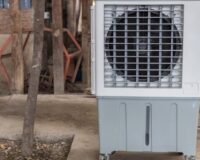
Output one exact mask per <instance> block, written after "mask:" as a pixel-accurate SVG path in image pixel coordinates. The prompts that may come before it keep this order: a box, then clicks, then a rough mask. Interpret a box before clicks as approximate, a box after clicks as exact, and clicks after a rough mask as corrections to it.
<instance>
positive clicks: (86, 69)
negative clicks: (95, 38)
mask: <svg viewBox="0 0 200 160" xmlns="http://www.w3.org/2000/svg"><path fill="white" fill-rule="evenodd" d="M91 3H92V1H91V0H82V51H83V67H82V68H83V69H82V70H83V71H82V72H83V74H82V75H83V83H84V84H85V85H86V88H89V87H90V85H91V80H90V79H91V73H90V68H91V64H90V62H91V54H90V6H91Z"/></svg>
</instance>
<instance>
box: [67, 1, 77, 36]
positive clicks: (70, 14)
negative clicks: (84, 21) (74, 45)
mask: <svg viewBox="0 0 200 160" xmlns="http://www.w3.org/2000/svg"><path fill="white" fill-rule="evenodd" d="M74 7H75V0H67V28H68V29H69V30H70V32H71V33H72V34H73V35H75V23H76V22H75V16H74Z"/></svg>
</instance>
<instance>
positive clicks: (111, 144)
mask: <svg viewBox="0 0 200 160" xmlns="http://www.w3.org/2000/svg"><path fill="white" fill-rule="evenodd" d="M98 106H99V132H100V152H101V153H111V152H113V151H126V103H123V102H119V101H106V100H105V101H102V102H99V105H98Z"/></svg>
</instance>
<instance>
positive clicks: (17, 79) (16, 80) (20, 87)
mask: <svg viewBox="0 0 200 160" xmlns="http://www.w3.org/2000/svg"><path fill="white" fill-rule="evenodd" d="M10 5H11V7H10V18H9V19H10V20H11V25H10V26H11V30H12V38H13V41H12V59H13V62H14V63H13V64H14V67H13V69H14V73H13V85H12V86H13V87H12V88H13V89H12V92H13V93H18V94H22V93H23V92H24V61H23V59H24V58H23V54H22V28H21V13H20V9H19V0H10Z"/></svg>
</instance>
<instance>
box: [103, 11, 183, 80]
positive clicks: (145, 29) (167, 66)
mask: <svg viewBox="0 0 200 160" xmlns="http://www.w3.org/2000/svg"><path fill="white" fill-rule="evenodd" d="M137 14H139V17H140V18H139V20H137V18H136V17H137V16H138V15H137ZM148 17H149V15H148V11H145V9H142V11H139V13H138V12H136V11H128V14H127V17H126V18H127V19H125V15H122V16H120V17H118V18H117V19H116V21H115V23H116V24H115V26H114V24H113V25H111V27H110V28H109V31H108V33H107V37H106V46H105V47H106V49H107V51H106V56H107V59H108V62H109V63H110V65H111V67H112V68H114V65H115V69H116V71H115V72H116V74H117V75H119V76H122V77H124V75H125V72H126V75H127V77H126V78H127V79H128V80H129V81H132V82H135V81H136V79H138V81H139V82H147V80H148V78H149V81H150V82H155V81H158V80H159V79H160V78H163V77H165V76H167V75H169V74H170V73H171V71H172V67H173V68H174V66H175V65H176V62H177V61H178V59H179V56H180V54H181V52H180V51H178V50H181V49H182V45H179V44H181V43H182V40H181V38H180V33H179V31H178V29H177V27H176V25H174V24H173V19H172V18H170V17H168V16H166V15H164V14H163V13H160V11H153V10H152V11H150V17H151V18H150V19H148ZM126 23H127V24H128V25H127V26H126V25H125V24H126ZM125 27H126V28H125ZM126 31H127V32H126ZM172 36H173V38H172ZM122 37H125V38H127V40H125V38H122ZM113 44H115V48H114V45H113ZM114 49H116V51H114ZM125 49H126V50H127V52H126V56H127V59H126V57H125V51H124V50H125ZM114 59H115V60H114ZM114 62H115V63H114ZM125 62H126V63H127V64H125ZM125 65H126V67H125ZM148 69H150V72H148Z"/></svg>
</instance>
